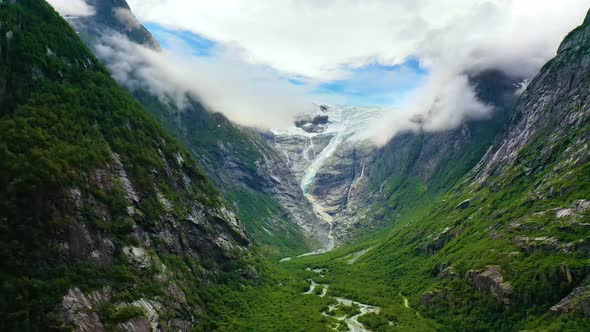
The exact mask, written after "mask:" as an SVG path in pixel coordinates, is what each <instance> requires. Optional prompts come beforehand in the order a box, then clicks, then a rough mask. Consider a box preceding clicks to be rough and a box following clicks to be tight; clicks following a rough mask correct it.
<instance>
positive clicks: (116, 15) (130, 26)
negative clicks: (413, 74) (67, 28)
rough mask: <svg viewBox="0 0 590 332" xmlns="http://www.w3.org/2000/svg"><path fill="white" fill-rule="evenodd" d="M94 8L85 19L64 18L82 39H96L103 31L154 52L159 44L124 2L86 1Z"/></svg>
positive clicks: (116, 0) (123, 0)
mask: <svg viewBox="0 0 590 332" xmlns="http://www.w3.org/2000/svg"><path fill="white" fill-rule="evenodd" d="M86 3H87V4H88V5H89V6H91V7H92V8H94V12H95V13H94V15H91V16H85V17H66V19H67V20H68V22H69V23H70V24H71V25H72V27H73V28H74V29H75V30H76V31H78V33H81V34H82V37H83V38H84V39H90V40H92V39H93V38H96V37H97V36H100V35H101V34H103V33H105V31H110V32H117V33H121V34H123V35H125V36H127V37H128V38H129V39H130V40H133V41H135V42H136V43H138V44H140V45H144V46H146V47H149V48H151V49H154V50H159V49H160V44H158V42H157V41H156V39H154V37H153V36H152V34H151V33H150V32H149V31H148V30H147V29H146V28H145V27H144V26H143V25H141V24H140V23H139V21H138V20H137V18H136V17H135V15H133V13H132V12H131V7H129V4H127V1H125V0H87V1H86Z"/></svg>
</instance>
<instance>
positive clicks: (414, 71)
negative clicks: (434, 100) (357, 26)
mask: <svg viewBox="0 0 590 332" xmlns="http://www.w3.org/2000/svg"><path fill="white" fill-rule="evenodd" d="M144 25H145V27H146V28H147V29H148V30H149V31H150V32H151V33H152V34H153V35H154V37H155V38H156V39H157V40H158V42H160V44H161V45H162V47H163V48H165V49H171V48H173V47H174V45H173V44H174V43H175V41H181V42H182V44H184V45H186V46H188V49H187V48H186V47H185V48H184V49H183V51H185V52H190V55H192V56H198V57H204V58H206V57H215V56H217V55H216V52H215V49H216V48H218V47H219V46H220V45H219V44H218V43H216V42H215V41H213V40H210V39H207V38H204V37H203V36H200V35H198V34H196V33H193V32H190V31H183V30H174V29H169V28H166V27H164V26H162V25H159V24H155V23H146V24H144ZM267 69H268V68H267ZM341 69H342V70H343V72H345V73H347V74H346V75H345V78H343V79H338V80H333V81H327V82H315V81H311V80H308V79H306V78H302V77H300V76H296V75H289V74H286V73H280V72H279V73H278V75H280V76H282V77H284V78H285V79H286V81H288V82H290V84H293V85H296V86H306V85H309V88H310V89H311V90H312V94H313V95H315V96H317V98H318V99H319V100H317V101H318V102H322V100H321V99H322V98H323V97H326V96H334V97H336V99H338V100H344V101H345V102H346V103H347V104H350V105H375V106H384V107H395V106H399V105H400V104H402V103H403V102H404V100H405V98H406V97H407V96H408V95H409V93H410V92H411V91H413V90H414V89H416V88H417V87H418V86H419V85H420V83H421V82H422V81H423V79H424V78H425V77H426V76H427V75H428V71H427V70H426V69H424V68H423V67H421V66H420V63H419V61H418V59H416V58H410V59H408V60H407V61H406V62H404V63H403V64H401V65H395V66H389V65H383V64H379V63H376V62H373V63H369V64H367V65H364V66H362V67H356V68H349V67H346V66H343V67H341Z"/></svg>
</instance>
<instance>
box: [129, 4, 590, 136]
mask: <svg viewBox="0 0 590 332" xmlns="http://www.w3.org/2000/svg"><path fill="white" fill-rule="evenodd" d="M129 2H130V4H131V6H132V7H133V9H134V11H135V12H136V14H138V15H139V17H140V19H142V20H146V21H152V22H157V23H159V24H162V25H165V26H168V27H171V28H177V29H183V30H189V31H193V32H195V33H197V34H199V35H202V36H205V37H207V38H209V39H212V40H215V41H216V42H218V43H220V44H234V45H238V46H239V47H240V48H241V49H242V50H243V53H241V56H242V58H243V60H244V61H247V62H250V63H253V64H262V65H264V66H267V67H270V68H274V69H275V70H277V71H278V72H283V73H287V74H288V75H297V76H300V77H305V78H307V79H309V80H314V81H320V82H322V81H323V82H329V81H334V80H341V79H345V78H347V77H349V76H350V74H351V71H353V70H354V69H355V68H360V67H363V66H366V65H367V64H373V63H377V64H381V65H389V66H390V65H399V64H402V63H404V62H405V61H406V60H407V59H408V58H414V57H415V58H418V59H420V62H421V65H422V67H423V68H425V69H426V70H427V71H428V72H429V73H430V75H429V77H428V78H427V79H426V80H424V81H423V84H422V85H421V86H420V87H419V88H418V89H417V90H416V91H414V92H413V93H412V95H411V97H409V98H406V100H407V102H406V103H404V104H403V105H401V107H400V108H399V110H397V111H392V112H389V113H388V115H387V116H386V118H385V119H380V120H379V121H377V124H375V127H374V128H370V130H371V131H373V132H375V133H376V135H375V136H376V141H377V142H379V143H384V142H386V141H387V140H388V139H390V138H391V137H392V136H393V135H395V134H396V133H398V132H399V131H400V130H417V128H422V129H424V130H428V131H437V130H445V129H449V128H454V127H456V126H458V125H459V124H461V123H462V122H464V121H465V120H468V119H478V118H482V117H485V116H488V115H489V113H490V112H491V108H490V107H489V106H487V105H484V104H482V103H481V102H479V101H478V100H477V98H476V97H475V92H474V91H473V87H471V86H470V85H469V81H468V79H467V76H468V75H470V74H477V73H478V72H480V71H484V70H487V69H499V70H502V71H504V72H505V73H506V74H508V75H511V76H513V77H524V78H532V76H534V75H535V73H536V71H537V70H538V69H539V68H540V67H541V66H542V65H543V64H544V63H545V62H546V61H547V60H549V59H550V58H551V57H552V56H553V55H554V54H555V50H556V49H557V47H558V45H559V43H560V41H561V40H562V39H563V37H564V36H565V34H566V33H567V32H569V31H570V30H571V29H572V28H574V27H575V26H576V25H578V24H579V23H581V22H582V20H583V17H584V15H585V13H586V11H587V9H588V6H590V1H588V0H563V1H555V0H440V1H438V0H437V1H432V0H366V1H357V0H330V1H315V0H285V1H264V2H262V1H255V2H252V1H248V0H232V1H191V0H129Z"/></svg>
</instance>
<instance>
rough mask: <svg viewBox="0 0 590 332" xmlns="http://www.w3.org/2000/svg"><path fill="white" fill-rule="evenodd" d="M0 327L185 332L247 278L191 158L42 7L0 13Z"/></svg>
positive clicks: (15, 6) (229, 230)
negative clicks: (207, 297)
mask: <svg viewBox="0 0 590 332" xmlns="http://www.w3.org/2000/svg"><path fill="white" fill-rule="evenodd" d="M0 22H1V24H0V45H1V47H0V68H1V70H0V81H1V82H2V85H3V86H4V89H3V90H2V94H1V95H0V109H1V113H0V116H1V118H0V128H1V130H0V188H1V189H0V201H1V202H0V251H1V252H2V260H1V262H0V265H1V268H0V271H1V272H0V274H1V275H2V280H3V291H2V292H1V294H2V295H1V298H2V300H1V301H0V302H1V303H2V304H0V316H1V317H2V319H1V322H0V329H2V330H5V331H11V330H35V329H38V328H40V327H47V328H56V329H57V328H73V329H75V330H79V331H86V330H93V331H100V330H104V329H122V330H144V328H146V327H151V328H152V329H154V330H185V331H188V330H190V329H191V328H192V327H197V326H202V325H203V324H204V321H205V317H206V315H207V314H206V307H205V303H204V302H203V298H202V295H203V294H202V293H199V292H202V291H203V289H204V288H203V287H201V286H199V285H204V284H207V283H214V282H216V281H218V280H219V279H220V278H224V279H228V278H253V277H255V276H256V271H255V270H254V269H253V267H252V265H250V264H249V263H248V261H249V259H250V258H249V253H248V249H249V240H248V238H247V236H246V235H245V232H244V229H243V227H242V225H241V224H240V222H239V221H238V219H237V218H236V216H235V215H234V213H233V212H232V211H231V210H230V209H229V208H228V206H227V205H226V203H225V202H224V200H223V199H222V198H221V196H220V194H219V192H218V191H217V189H216V188H215V187H214V186H213V185H212V183H211V182H210V181H209V180H208V179H207V177H206V176H205V174H204V173H203V171H201V170H200V168H199V166H198V165H197V163H196V162H195V161H194V159H193V157H191V155H190V154H189V153H187V152H186V151H185V150H184V149H183V148H182V147H181V146H180V145H179V144H178V143H177V142H176V140H174V139H173V138H171V137H170V136H169V135H168V134H166V133H165V132H164V131H163V129H161V127H160V126H159V125H158V124H157V122H156V121H155V120H154V119H153V118H152V117H151V116H149V115H148V114H147V113H145V111H144V110H143V109H142V107H141V106H140V105H139V104H138V103H137V102H136V101H135V100H133V98H132V97H131V96H130V95H128V94H127V93H126V92H125V91H124V90H123V89H122V88H120V87H119V86H118V85H117V84H116V82H115V81H114V80H112V79H111V78H110V76H109V73H108V72H107V70H106V69H105V68H103V67H102V65H101V64H100V63H99V62H98V61H97V60H96V59H95V58H94V56H93V55H92V54H91V53H90V52H89V51H88V49H87V48H86V47H85V46H84V44H83V43H82V42H81V41H80V40H79V39H78V37H77V35H76V34H75V32H74V31H73V30H72V29H71V28H70V27H69V26H68V24H67V23H66V22H65V21H64V20H63V19H61V18H60V17H59V15H58V14H57V13H55V12H54V11H53V10H52V8H51V7H50V6H49V5H48V4H46V3H45V2H44V1H37V0H22V1H18V2H3V3H0Z"/></svg>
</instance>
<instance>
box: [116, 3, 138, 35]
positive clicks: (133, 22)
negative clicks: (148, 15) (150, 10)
mask: <svg viewBox="0 0 590 332" xmlns="http://www.w3.org/2000/svg"><path fill="white" fill-rule="evenodd" d="M113 11H114V12H113V14H114V15H115V18H116V19H117V20H118V21H119V22H120V23H121V24H122V25H123V26H124V27H125V29H126V30H127V31H131V30H134V29H138V28H140V27H141V24H140V23H139V21H138V20H137V18H135V15H133V13H131V11H130V10H129V9H127V8H123V7H120V8H115V9H113Z"/></svg>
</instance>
